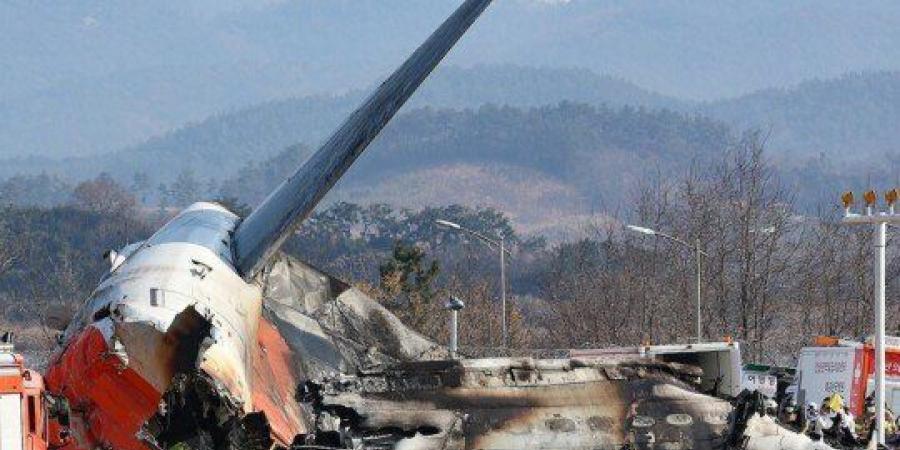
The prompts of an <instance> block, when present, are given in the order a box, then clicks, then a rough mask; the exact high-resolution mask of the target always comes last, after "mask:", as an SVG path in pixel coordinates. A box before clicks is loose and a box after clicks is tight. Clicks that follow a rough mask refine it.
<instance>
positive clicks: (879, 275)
mask: <svg viewBox="0 0 900 450" xmlns="http://www.w3.org/2000/svg"><path fill="white" fill-rule="evenodd" d="M898 196H900V193H898V191H897V189H891V190H890V191H887V192H886V193H885V194H884V199H885V202H886V203H887V206H888V210H887V212H877V213H876V212H874V207H875V203H876V202H877V200H878V196H877V195H876V194H875V191H872V190H870V191H867V192H866V193H865V194H863V200H865V202H866V210H865V214H855V213H852V212H851V211H850V207H851V206H853V193H852V192H847V193H845V194H844V195H843V196H842V197H841V200H842V201H843V203H844V219H843V221H842V222H843V223H845V224H850V225H861V224H867V225H868V224H871V225H875V231H876V232H875V253H876V261H875V266H876V267H875V270H876V274H875V374H874V378H875V438H876V439H877V440H876V442H877V443H878V444H881V445H884V441H885V435H884V413H885V403H884V401H885V398H884V369H885V359H884V334H885V325H884V323H885V272H886V265H887V260H886V247H887V225H888V224H889V223H892V224H900V215H898V214H895V213H894V204H895V203H896V202H897V198H898ZM864 376H865V377H868V374H865V375H864Z"/></svg>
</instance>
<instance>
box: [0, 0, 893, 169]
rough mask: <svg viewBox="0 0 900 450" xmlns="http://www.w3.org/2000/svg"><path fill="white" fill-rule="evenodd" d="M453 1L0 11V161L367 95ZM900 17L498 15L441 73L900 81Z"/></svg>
mask: <svg viewBox="0 0 900 450" xmlns="http://www.w3.org/2000/svg"><path fill="white" fill-rule="evenodd" d="M458 3H459V0H267V1H260V0H166V1H153V2H147V1H145V0H120V1H115V2H110V1H105V0H67V1H65V2H32V1H27V0H7V1H4V2H0V29H2V30H3V35H4V39H0V54H3V55H4V58H2V59H0V74H2V75H0V146H3V147H4V148H5V150H6V153H9V152H12V153H14V154H21V155H23V156H24V155H30V154H47V155H51V156H54V155H55V156H58V155H61V154H80V153H91V152H99V151H108V150H112V149H115V148H119V147H121V146H123V145H126V144H129V143H132V144H133V143H136V142H140V141H142V140H144V139H146V138H148V137H150V136H153V135H156V134H159V133H162V132H165V131H167V130H171V129H173V128H177V127H179V126H182V125H184V124H185V123H186V122H189V121H198V120H202V119H204V118H206V117H208V116H210V115H212V114H216V113H221V112H223V111H229V110H233V109H235V108H241V107H245V106H248V105H253V104H257V103H259V102H263V101H267V100H274V99H281V98H285V97H288V96H297V95H306V94H310V93H331V92H340V91H346V90H347V89H352V88H361V87H366V86H370V85H372V84H373V83H375V82H377V81H378V80H379V79H380V78H381V77H383V76H384V75H385V74H386V73H388V72H389V71H390V70H391V69H392V68H393V67H395V66H396V65H397V64H398V63H399V62H400V61H401V60H402V59H403V58H404V57H405V56H406V55H407V54H408V53H409V52H410V51H411V50H412V49H413V48H415V46H416V45H418V44H419V43H420V42H421V41H422V40H423V39H424V38H425V37H426V36H427V35H428V34H429V33H430V32H431V31H432V30H433V29H434V28H435V27H436V26H437V24H438V23H440V21H442V20H443V19H444V18H445V17H446V15H447V14H449V13H450V12H451V11H452V10H453V9H454V7H455V6H456V5H457V4H458ZM898 25H900V2H896V1H889V0H873V1H861V2H846V1H832V0H818V1H799V0H765V1H753V2H746V1H736V0H715V1H713V0H709V1H699V0H671V1H633V0H569V1H566V0H497V1H496V2H495V5H493V6H492V8H491V9H490V10H489V11H488V12H487V13H486V14H485V16H484V17H483V19H482V20H481V21H479V23H477V24H476V26H475V28H474V29H473V30H472V32H471V33H470V34H469V35H468V36H466V37H465V38H464V39H463V41H462V42H461V44H460V46H459V48H458V49H457V50H456V51H454V52H453V54H451V56H450V57H449V59H448V61H447V64H449V65H464V66H470V65H475V64H496V63H515V64H519V65H525V66H544V67H579V68H587V69H590V70H591V71H593V72H595V73H598V74H604V75H612V76H616V77H620V78H622V79H625V80H628V81H631V82H633V83H635V84H637V85H638V86H641V87H643V88H646V89H650V90H653V91H656V92H659V93H662V94H665V95H669V96H674V97H679V98H683V99H689V100H714V99H718V98H722V97H733V96H738V95H742V94H745V93H748V92H752V91H755V90H758V89H763V88H768V87H781V86H786V85H792V84H795V83H798V82H800V81H802V80H806V79H810V78H831V77H836V76H839V75H840V74H843V73H846V72H852V71H873V70H884V69H888V70H897V69H898V68H900V57H898V56H900V54H898V53H900V50H898V49H900V26H898Z"/></svg>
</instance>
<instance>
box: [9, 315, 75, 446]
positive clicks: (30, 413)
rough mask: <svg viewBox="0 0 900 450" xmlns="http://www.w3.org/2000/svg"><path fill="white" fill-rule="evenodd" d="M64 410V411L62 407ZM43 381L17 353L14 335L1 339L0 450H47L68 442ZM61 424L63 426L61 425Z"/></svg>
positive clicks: (55, 402)
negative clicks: (13, 339) (13, 341)
mask: <svg viewBox="0 0 900 450" xmlns="http://www.w3.org/2000/svg"><path fill="white" fill-rule="evenodd" d="M62 409H65V408H62ZM60 411H61V408H60V403H59V400H58V399H57V398H55V397H53V396H51V395H48V394H47V393H46V392H45V390H44V379H43V377H41V374H40V373H38V372H37V371H35V370H32V369H29V368H27V367H26V364H25V360H24V358H23V357H22V355H20V354H18V353H16V352H15V349H14V348H13V344H12V335H11V334H10V333H5V334H3V336H2V337H0V450H46V449H52V448H55V447H58V446H61V445H63V444H64V443H65V439H66V431H65V426H64V425H65V424H64V422H66V420H64V419H63V420H62V421H60V418H62V417H63V415H61V414H60ZM61 422H62V423H61Z"/></svg>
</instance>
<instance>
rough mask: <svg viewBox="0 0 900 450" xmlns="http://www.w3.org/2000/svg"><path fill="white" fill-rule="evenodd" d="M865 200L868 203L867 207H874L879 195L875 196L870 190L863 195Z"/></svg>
mask: <svg viewBox="0 0 900 450" xmlns="http://www.w3.org/2000/svg"><path fill="white" fill-rule="evenodd" d="M863 200H865V201H866V206H874V205H875V202H877V201H878V195H877V194H875V191H874V190H871V189H870V190H868V191H866V193H865V194H863Z"/></svg>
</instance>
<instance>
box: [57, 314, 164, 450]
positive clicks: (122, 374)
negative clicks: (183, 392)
mask: <svg viewBox="0 0 900 450" xmlns="http://www.w3.org/2000/svg"><path fill="white" fill-rule="evenodd" d="M46 382H47V388H48V389H49V390H50V391H51V392H54V393H56V394H60V395H63V396H65V397H66V398H67V399H68V400H69V404H70V406H71V408H72V413H73V416H74V417H73V418H72V419H73V421H72V424H71V426H72V429H71V431H72V439H71V440H70V444H69V445H68V446H66V447H65V449H67V450H91V449H93V448H96V447H97V446H102V445H108V446H111V447H112V448H115V449H120V450H147V447H146V446H145V445H144V444H143V443H142V442H140V441H139V440H138V439H137V436H136V435H137V433H138V431H140V429H141V426H142V425H143V424H144V422H146V421H147V419H148V418H150V417H151V416H152V415H153V414H154V413H155V412H156V409H157V407H158V405H159V401H160V399H161V398H162V395H161V394H160V393H159V392H157V391H156V390H155V389H154V388H153V387H152V386H150V384H149V383H147V382H146V381H145V380H144V379H143V378H142V377H141V376H140V375H139V374H137V373H136V372H135V371H134V370H132V369H129V368H127V367H125V366H124V365H123V363H122V361H121V359H119V358H118V357H117V356H115V355H113V354H111V353H110V351H109V348H108V346H107V344H106V340H105V339H104V336H103V334H102V333H101V332H100V330H98V329H97V328H95V327H88V328H86V329H85V330H84V331H83V332H82V333H81V334H80V335H78V336H77V337H75V339H74V341H73V342H72V343H71V344H69V346H68V347H67V348H66V351H65V352H64V353H62V354H61V355H60V356H59V359H58V360H57V361H54V363H53V364H52V365H51V367H50V370H49V371H48V373H47V377H46Z"/></svg>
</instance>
